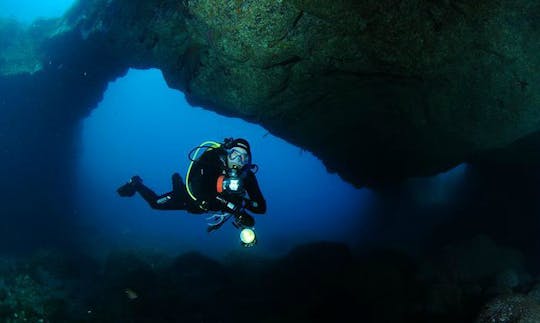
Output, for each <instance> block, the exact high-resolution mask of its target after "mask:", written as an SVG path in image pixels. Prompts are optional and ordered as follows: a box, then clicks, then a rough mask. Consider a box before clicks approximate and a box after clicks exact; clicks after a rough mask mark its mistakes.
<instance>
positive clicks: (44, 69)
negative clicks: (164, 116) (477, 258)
mask: <svg viewBox="0 0 540 323" xmlns="http://www.w3.org/2000/svg"><path fill="white" fill-rule="evenodd" d="M539 17H540V3H538V2H536V1H526V0H519V1H510V0H491V1H488V0H480V1H474V2H468V1H458V0H444V1H428V0H409V1H398V0H373V1H371V0H368V1H361V2H360V1H353V0H336V1H320V0H245V1H242V0H225V1H208V0H183V1H177V0H175V1H173V0H152V1H143V0H137V1H127V0H94V1H80V2H78V3H77V4H76V5H75V6H74V7H73V8H72V9H71V10H70V11H69V12H68V13H67V14H66V15H65V16H64V17H63V18H61V19H58V20H53V21H36V22H35V23H34V24H33V25H32V26H30V27H29V28H28V29H21V27H19V26H17V25H16V24H14V23H10V22H3V23H1V24H0V39H2V42H0V75H1V76H0V78H1V81H2V82H6V84H7V83H10V82H12V81H18V80H20V78H21V77H22V78H24V80H23V81H21V82H23V83H24V84H25V86H23V87H27V86H28V84H29V83H32V82H36V80H41V79H46V80H48V82H46V83H45V84H42V85H43V86H45V87H52V89H51V90H52V91H54V90H55V89H58V87H59V86H62V87H63V88H62V90H61V91H57V92H58V97H59V98H61V97H62V93H64V95H66V96H68V95H70V93H73V90H74V91H77V92H81V93H83V94H84V98H87V99H85V100H84V103H82V104H79V103H75V104H73V105H71V106H63V107H61V108H59V107H58V106H52V105H48V103H51V102H52V101H51V102H49V101H47V100H46V98H43V97H41V98H37V99H38V100H42V102H43V100H44V99H45V101H44V103H43V104H44V108H45V109H47V110H48V111H50V115H51V116H55V115H62V114H64V113H69V114H70V115H74V116H78V117H80V118H82V117H83V116H85V115H86V114H87V113H88V111H89V109H91V108H93V107H94V106H95V104H96V102H98V100H99V99H100V94H101V92H102V91H103V89H104V86H105V84H106V83H107V82H108V81H110V80H112V79H114V78H116V77H119V76H121V75H122V74H123V73H124V72H125V71H126V70H127V69H128V68H130V67H136V68H150V67H155V68H159V69H161V70H162V71H163V74H164V76H165V78H166V80H167V82H168V84H169V86H170V87H172V88H175V89H178V90H181V91H183V92H184V93H185V94H186V96H187V98H188V100H189V101H190V102H191V103H192V104H193V105H199V106H203V107H205V108H207V109H212V110H214V111H217V112H218V113H221V114H224V115H231V116H236V117H241V118H243V119H245V120H247V121H250V122H255V123H258V124H260V125H262V126H263V127H265V128H266V129H268V130H269V132H271V133H273V134H275V135H277V136H279V137H282V138H284V139H286V140H288V141H290V142H291V143H293V144H296V145H298V146H300V147H302V148H303V149H306V150H309V151H311V152H313V153H314V154H315V155H316V156H318V157H319V158H320V159H321V160H323V162H324V163H325V165H326V166H327V168H328V169H329V170H330V171H332V172H337V173H339V174H340V175H341V176H342V177H343V178H344V179H345V180H347V181H349V182H351V183H353V184H355V185H357V186H359V187H360V186H364V185H370V186H371V185H377V184H380V183H384V182H386V181H394V180H399V179H401V178H404V177H409V176H420V175H430V174H434V173H436V172H439V171H442V170H446V169H448V168H450V167H452V166H455V165H457V164H459V163H461V162H465V161H471V160H472V159H473V158H476V157H478V156H480V157H481V156H483V155H485V154H486V153H487V152H489V151H492V150H497V151H500V150H502V151H503V152H502V153H500V154H502V155H503V156H504V149H505V148H506V147H507V146H509V145H511V144H512V143H513V142H515V141H516V140H520V139H524V138H527V137H528V136H530V135H534V134H535V132H537V131H539V130H540V109H539V107H540V85H539V84H540V82H539V81H540V55H539V54H538V53H540V28H539V27H540V18H539ZM5 34H9V35H17V37H7V38H6V37H4V36H2V35H5ZM0 92H2V91H1V89H0ZM44 92H49V91H44ZM55 93H56V92H55ZM11 99H12V100H11V101H10V102H8V103H7V104H8V105H12V106H15V105H19V103H18V102H17V98H11ZM66 110H71V111H66ZM66 122H73V119H71V118H67V119H66ZM490 156H491V155H490ZM519 156H520V158H523V159H529V160H528V161H529V162H530V161H531V160H532V158H533V157H531V156H530V155H528V154H522V155H519ZM506 158H507V157H506ZM514 162H515V161H514Z"/></svg>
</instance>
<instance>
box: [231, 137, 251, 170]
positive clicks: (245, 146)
mask: <svg viewBox="0 0 540 323" xmlns="http://www.w3.org/2000/svg"><path fill="white" fill-rule="evenodd" d="M227 146H228V149H227V167H229V168H231V169H242V168H243V167H244V166H246V165H249V163H250V162H251V150H250V148H249V143H248V142H247V140H245V139H242V138H238V139H234V140H232V141H231V142H230V143H228V145H227Z"/></svg>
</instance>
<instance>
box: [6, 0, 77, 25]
mask: <svg viewBox="0 0 540 323" xmlns="http://www.w3.org/2000/svg"><path fill="white" fill-rule="evenodd" d="M73 3H75V1H74V0H47V1H36V0H2V1H0V17H2V18H14V19H16V20H18V21H19V22H21V23H24V24H29V23H31V22H32V21H34V20H35V19H39V18H58V17H60V16H62V15H63V14H64V13H65V11H66V10H67V9H68V8H69V7H70V6H71V5H72V4H73Z"/></svg>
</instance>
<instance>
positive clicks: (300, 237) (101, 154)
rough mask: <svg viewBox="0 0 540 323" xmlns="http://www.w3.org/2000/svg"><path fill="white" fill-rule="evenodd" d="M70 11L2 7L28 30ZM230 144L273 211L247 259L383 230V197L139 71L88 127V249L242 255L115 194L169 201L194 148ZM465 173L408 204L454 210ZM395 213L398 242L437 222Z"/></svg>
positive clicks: (199, 225) (25, 4) (84, 168)
mask: <svg viewBox="0 0 540 323" xmlns="http://www.w3.org/2000/svg"><path fill="white" fill-rule="evenodd" d="M72 3H73V1H47V2H39V1H20V0H19V1H15V0H3V1H1V2H0V16H1V17H12V18H15V19H17V20H19V21H21V22H23V23H30V22H32V21H33V20H34V19H37V18H40V17H41V18H55V17H59V16H61V15H62V14H63V13H64V12H65V10H67V9H68V8H69V6H70V5H71V4H72ZM225 137H243V138H246V139H248V140H249V141H250V143H251V147H252V152H253V158H254V162H255V163H256V164H258V165H259V167H260V170H259V172H258V173H257V177H258V179H259V184H260V186H261V189H262V191H263V194H264V195H265V198H266V200H267V203H268V212H267V214H265V215H256V221H257V225H256V231H257V233H258V236H259V243H258V245H257V246H256V248H253V249H252V250H250V251H249V252H258V253H261V254H266V255H275V254H281V253H284V252H287V251H288V250H289V249H290V248H291V247H292V246H294V245H296V244H298V243H302V242H308V241H315V240H332V241H342V242H346V243H348V244H350V245H355V244H356V243H357V242H358V241H361V240H362V239H363V238H364V236H365V235H369V234H370V231H369V230H370V225H371V224H372V223H374V222H377V218H376V217H377V212H378V211H377V210H374V207H373V205H374V204H377V202H379V204H380V202H381V201H380V200H378V196H377V194H375V193H374V192H372V191H370V190H369V189H357V188H354V187H353V186H352V185H350V184H349V183H345V182H344V181H342V180H341V179H340V178H339V176H337V175H336V174H329V173H328V172H327V171H326V169H325V167H324V165H323V164H322V162H321V161H320V160H318V159H317V158H316V157H314V156H313V155H312V154H311V153H310V152H307V151H303V150H302V149H300V148H298V147H295V146H292V145H290V144H288V143H287V142H285V141H284V140H282V139H280V138H276V137H274V136H273V135H270V134H268V132H267V131H266V130H265V129H264V128H262V127H261V126H259V125H255V124H250V123H246V122H244V121H242V120H240V119H236V118H227V117H223V116H220V115H218V114H216V113H214V112H211V111H208V110H204V109H201V108H198V107H191V106H189V104H187V103H186V101H185V98H184V96H183V94H182V93H181V92H180V91H178V90H173V89H169V88H168V87H167V85H166V84H165V81H164V80H163V77H162V75H161V72H160V71H158V70H145V71H143V70H131V71H130V72H129V73H128V74H127V75H126V76H125V77H123V78H121V79H118V80H115V81H114V82H111V83H110V84H109V86H108V89H107V91H106V92H105V93H104V97H103V100H102V102H101V103H100V104H99V106H97V107H96V108H95V109H94V110H92V112H91V114H90V115H89V116H88V118H87V119H85V120H81V134H80V156H79V160H78V174H77V175H78V179H79V184H78V186H77V187H76V188H74V189H76V190H77V192H78V196H79V199H78V204H79V206H78V209H77V210H76V216H77V217H78V221H79V222H80V223H81V227H83V228H86V229H87V231H86V232H90V233H91V234H89V235H88V236H90V237H91V241H89V242H88V244H89V247H90V248H94V249H95V250H100V251H106V250H108V249H114V248H117V247H122V248H146V249H152V250H156V251H158V252H171V253H179V252H183V251H186V250H198V251H200V252H203V253H206V254H209V255H212V256H219V257H221V256H223V255H225V254H227V253H228V252H229V251H231V250H241V249H242V248H241V247H240V245H239V241H238V232H237V231H236V229H234V228H233V227H232V225H230V224H227V225H225V226H224V227H223V228H222V229H220V230H219V231H217V232H214V233H212V234H208V233H206V230H205V229H206V224H205V219H204V216H198V215H192V214H188V213H186V212H184V211H157V210H152V209H150V207H149V206H148V205H147V204H146V203H145V202H144V201H143V200H142V199H141V198H139V197H138V196H135V197H133V198H120V197H119V196H118V195H117V194H116V188H117V187H118V186H119V185H121V184H123V183H124V182H126V181H127V180H128V179H129V178H130V177H131V176H132V175H135V174H137V175H140V176H141V177H142V178H143V180H144V182H145V184H147V185H148V186H149V187H151V188H152V189H154V190H155V191H156V192H157V193H158V194H159V193H163V192H167V191H169V190H170V187H171V186H170V185H171V183H170V176H171V174H172V173H174V172H179V173H180V174H182V176H183V177H185V172H186V170H187V167H188V162H189V161H188V158H187V154H188V152H189V151H190V150H191V149H192V148H193V147H195V146H197V145H199V144H200V143H201V142H203V141H206V140H216V141H221V140H223V138H225ZM464 169H465V166H460V167H458V168H456V169H455V170H452V171H450V172H448V173H446V174H442V175H440V176H436V177H433V178H428V179H413V180H411V181H409V182H408V183H407V184H406V185H405V186H406V187H407V188H408V193H407V194H408V196H407V198H408V200H411V201H414V203H415V205H416V206H419V207H426V208H429V207H432V206H433V205H439V206H440V205H444V204H445V203H450V201H451V200H452V199H453V198H454V196H455V195H456V194H457V191H459V187H460V184H461V181H462V179H463V176H464ZM383 203H384V200H383ZM378 207H380V205H378ZM392 212H395V213H396V220H395V222H394V223H391V225H390V226H389V227H388V230H387V232H390V233H391V235H392V234H393V232H396V233H397V232H399V233H400V234H405V235H406V234H407V228H410V230H411V232H410V235H411V236H414V235H416V234H417V231H418V227H419V226H418V225H417V223H430V224H431V223H432V222H433V219H425V218H418V217H417V216H416V217H415V213H414V212H412V213H411V212H409V210H405V209H400V208H399V206H394V208H393V211H392ZM392 227H393V228H392ZM420 227H422V226H420ZM392 229H393V230H392ZM422 229H423V230H424V229H425V230H426V231H429V228H424V227H422ZM376 234H378V233H376ZM387 238H388V237H386V239H387ZM390 238H391V237H390ZM382 239H385V238H382Z"/></svg>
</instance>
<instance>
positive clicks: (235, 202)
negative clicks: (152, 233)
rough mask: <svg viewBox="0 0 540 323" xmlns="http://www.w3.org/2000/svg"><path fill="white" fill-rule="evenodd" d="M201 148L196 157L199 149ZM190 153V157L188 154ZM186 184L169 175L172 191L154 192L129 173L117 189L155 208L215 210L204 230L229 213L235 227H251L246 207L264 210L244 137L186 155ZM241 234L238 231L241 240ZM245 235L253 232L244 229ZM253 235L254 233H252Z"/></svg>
mask: <svg viewBox="0 0 540 323" xmlns="http://www.w3.org/2000/svg"><path fill="white" fill-rule="evenodd" d="M201 150H204V151H203V152H202V154H200V156H199V152H200V151H201ZM192 155H193V156H192ZM188 157H189V159H190V160H191V164H190V165H189V168H188V171H187V175H186V183H185V184H184V183H183V182H182V178H181V176H180V175H179V174H178V173H174V174H173V175H172V191H170V192H168V193H165V194H162V195H157V194H156V193H155V192H154V191H152V190H151V189H150V188H148V187H147V186H145V185H144V184H143V181H142V179H141V178H140V177H139V176H133V177H131V179H130V180H129V181H128V182H127V183H126V184H124V185H122V186H120V187H119V188H118V189H117V192H118V194H119V195H120V196H122V197H130V196H133V195H134V194H135V193H139V195H140V196H141V197H142V198H143V199H144V200H145V201H146V202H147V203H148V204H149V205H150V207H151V208H153V209H157V210H186V211H188V212H190V213H195V214H203V213H210V212H219V213H217V214H214V215H212V216H210V217H208V218H207V220H209V221H210V222H209V223H208V229H207V230H208V232H211V231H213V230H216V229H219V228H220V227H221V226H222V225H223V224H224V223H225V222H226V221H227V220H228V219H229V218H230V217H231V216H233V217H234V222H233V224H234V226H235V227H237V228H253V226H254V225H255V220H254V218H253V217H252V216H251V215H249V214H248V213H247V212H246V210H248V211H251V212H253V213H257V214H263V213H265V212H266V201H265V199H264V197H263V195H262V192H261V190H260V188H259V184H258V182H257V178H256V177H255V173H256V172H257V170H258V167H257V165H255V164H253V163H252V159H251V149H250V146H249V143H248V141H247V140H245V139H242V138H237V139H233V138H226V139H225V140H224V142H223V143H218V142H214V141H208V142H204V143H203V144H201V145H200V146H198V147H195V148H194V149H192V150H191V152H190V153H189V154H188ZM242 234H244V231H242V233H241V239H242V241H243V238H242ZM246 234H249V235H251V234H253V235H254V233H253V232H251V233H250V232H249V231H247V233H246ZM253 238H254V236H253Z"/></svg>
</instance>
